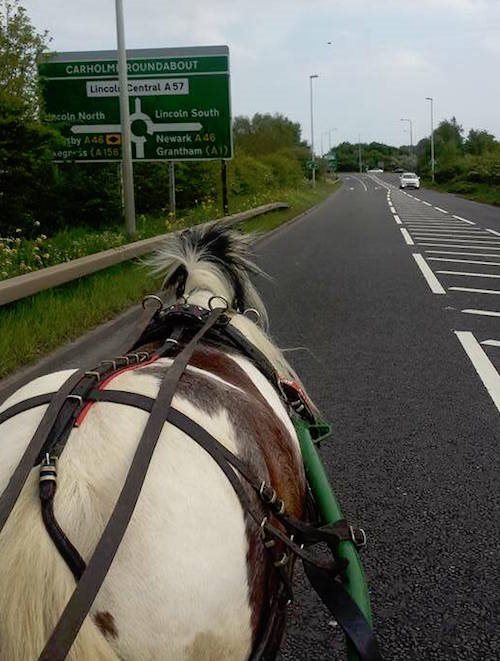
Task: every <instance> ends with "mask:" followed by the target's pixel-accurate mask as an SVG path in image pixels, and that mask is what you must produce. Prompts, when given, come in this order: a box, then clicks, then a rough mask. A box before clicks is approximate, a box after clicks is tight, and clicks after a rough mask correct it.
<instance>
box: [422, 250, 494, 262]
mask: <svg viewBox="0 0 500 661" xmlns="http://www.w3.org/2000/svg"><path fill="white" fill-rule="evenodd" d="M429 252H430V251H429ZM497 256H498V255H497ZM427 261H428V262H455V263H456V264H484V265H485V266H486V265H488V266H500V262H481V261H480V260H478V259H450V258H449V257H427Z"/></svg>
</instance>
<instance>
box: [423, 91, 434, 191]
mask: <svg viewBox="0 0 500 661" xmlns="http://www.w3.org/2000/svg"><path fill="white" fill-rule="evenodd" d="M425 98H426V100H427V101H430V102H431V172H432V183H434V169H435V165H434V99H433V98H432V96H426V97H425Z"/></svg>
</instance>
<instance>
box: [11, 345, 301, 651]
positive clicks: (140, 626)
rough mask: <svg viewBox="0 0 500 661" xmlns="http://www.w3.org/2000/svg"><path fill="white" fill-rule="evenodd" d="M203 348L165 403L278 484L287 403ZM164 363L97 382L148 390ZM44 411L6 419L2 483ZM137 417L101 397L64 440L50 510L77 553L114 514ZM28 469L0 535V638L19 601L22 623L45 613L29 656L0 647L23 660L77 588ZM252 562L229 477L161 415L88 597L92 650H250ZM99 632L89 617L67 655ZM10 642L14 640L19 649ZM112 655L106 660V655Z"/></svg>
mask: <svg viewBox="0 0 500 661" xmlns="http://www.w3.org/2000/svg"><path fill="white" fill-rule="evenodd" d="M210 352H211V350H209V349H205V350H203V351H200V352H199V353H198V357H197V358H196V356H195V360H194V361H193V363H194V366H193V367H190V368H188V370H187V371H186V373H185V374H184V376H183V378H182V379H181V382H180V383H179V390H178V395H177V396H176V397H175V399H174V403H173V404H174V406H175V407H176V408H178V409H179V410H180V411H181V412H182V413H184V414H185V415H187V416H189V417H190V418H192V419H193V420H194V421H195V422H197V423H198V424H200V425H201V426H203V427H204V428H205V429H206V430H207V431H208V432H209V433H211V434H212V435H213V436H214V437H216V438H217V439H218V440H219V441H220V442H221V443H223V444H224V445H225V446H226V447H228V449H230V450H231V451H232V452H234V453H235V454H237V455H239V456H240V457H243V458H244V459H245V460H247V461H249V462H250V464H251V465H252V466H253V467H254V468H255V469H256V470H257V471H259V473H260V474H262V475H263V476H264V479H269V476H270V477H271V479H280V480H282V485H281V486H282V488H285V487H286V486H287V482H286V480H287V479H288V478H287V477H286V471H285V478H283V477H279V478H277V477H276V475H277V473H278V469H277V467H278V466H279V464H280V462H281V463H286V464H287V465H290V464H292V466H291V468H290V476H291V475H292V474H293V472H294V470H295V468H296V467H295V466H294V464H295V463H296V462H295V459H294V456H295V453H296V450H295V449H294V448H293V447H291V446H290V443H291V442H292V441H291V440H290V429H289V428H287V426H286V424H285V423H284V422H283V420H284V416H283V411H279V407H278V404H276V402H274V405H268V404H266V398H265V397H264V396H263V395H262V393H261V392H260V390H259V384H258V383H256V381H257V380H258V379H257V378H256V377H255V375H253V377H252V376H251V374H250V372H251V370H250V369H249V370H247V373H246V375H245V370H244V369H243V368H241V369H240V370H239V371H238V365H237V363H236V362H234V361H233V362H234V364H233V369H232V370H231V374H229V373H227V374H226V373H225V371H224V370H225V367H224V365H226V367H227V361H226V363H224V360H226V358H228V357H226V358H224V357H223V356H220V355H219V356H218V357H219V358H220V361H219V363H218V367H217V368H216V369H214V370H212V372H213V373H212V374H209V373H208V365H207V364H204V360H205V361H208V362H210V361H212V362H213V358H214V355H215V354H214V353H213V351H212V353H210ZM167 366H168V361H158V363H156V364H154V365H151V366H147V367H144V368H141V369H137V370H134V371H126V372H124V373H122V374H120V375H118V376H116V377H115V378H114V379H113V380H112V382H111V383H110V384H108V386H107V387H110V388H113V389H121V390H127V391H130V392H137V393H140V394H143V395H147V396H150V397H155V396H156V394H157V391H158V388H159V384H160V379H161V377H162V375H163V373H164V371H165V369H166V368H167ZM67 376H68V373H58V374H57V375H51V376H50V377H46V378H45V379H46V380H45V381H44V382H43V383H42V382H39V380H37V382H33V383H32V384H31V386H32V388H31V390H30V388H27V389H24V392H22V393H18V394H17V395H16V396H15V398H14V401H18V400H19V399H23V398H25V397H27V396H32V395H33V394H39V392H40V389H41V388H44V387H47V388H49V389H48V390H46V392H50V391H51V389H56V387H57V386H58V385H61V384H62V382H63V381H64V380H65V378H67ZM250 382H252V383H253V389H252V388H251V387H250V385H249V384H250ZM249 391H251V392H249ZM16 398H17V400H16ZM10 403H14V402H13V401H11V402H10ZM7 405H9V404H7ZM4 408H5V407H4ZM273 409H275V410H273ZM43 410H44V407H39V410H38V411H35V410H34V411H32V412H26V413H23V414H21V415H20V416H19V417H18V419H17V420H11V421H9V422H8V423H4V424H5V425H8V424H10V427H9V429H8V433H7V434H5V436H4V434H2V436H4V438H7V439H8V441H7V443H4V444H3V445H9V446H10V444H11V438H14V439H15V443H14V444H15V445H16V447H17V450H16V451H15V452H14V451H13V450H12V449H11V450H10V451H9V452H10V455H9V452H6V451H5V449H4V450H3V452H4V453H5V452H6V454H7V455H8V456H9V457H10V459H9V461H8V462H7V464H5V463H2V464H1V466H2V469H1V474H0V479H1V481H2V482H1V483H2V485H3V486H5V484H6V481H7V480H8V477H9V476H10V474H11V472H12V470H13V469H14V468H15V464H16V463H17V461H18V460H19V458H20V456H21V454H22V446H23V443H24V447H25V445H26V444H27V442H28V441H29V439H30V438H31V435H32V433H33V432H34V429H35V428H36V424H37V420H39V419H40V418H41V415H43ZM29 416H31V417H29ZM147 416H148V414H147V413H146V412H144V411H142V410H139V409H137V408H133V407H129V406H123V405H120V404H115V403H97V404H94V405H93V406H92V407H91V408H90V410H89V411H88V412H87V415H86V417H85V419H84V420H83V421H82V423H81V425H80V426H79V427H78V428H76V429H74V430H73V432H72V434H71V436H70V438H69V440H68V443H67V446H66V449H65V451H64V453H63V455H62V457H61V460H60V462H59V468H58V490H57V493H56V498H55V504H54V507H55V514H56V518H57V519H58V521H59V523H60V525H61V527H62V528H63V530H64V531H65V532H66V534H67V535H68V537H69V538H70V540H71V541H72V542H73V544H74V545H75V546H76V548H77V549H78V550H79V551H80V553H81V555H82V556H83V557H84V559H85V560H88V559H89V557H90V556H91V553H92V551H93V549H94V548H95V545H96V543H97V541H98V539H99V537H100V535H101V533H102V530H103V528H104V526H105V524H106V522H107V520H108V518H109V516H110V514H111V512H112V509H113V506H114V503H115V502H116V500H117V498H118V495H119V492H120V490H121V488H122V485H123V483H124V480H125V477H126V474H127V471H128V468H129V466H130V463H131V460H132V457H133V454H134V452H135V449H136V447H137V443H138V441H139V439H140V436H141V432H142V430H143V428H144V425H145V423H146V420H147ZM28 421H29V422H28ZM2 427H3V426H2ZM1 431H2V432H3V431H4V430H3V428H2V429H1ZM273 443H274V444H275V446H274V447H273ZM0 452H2V450H0ZM1 456H2V454H0V457H1ZM16 460H17V461H16ZM297 463H298V462H297ZM35 472H36V471H33V472H32V475H31V476H30V480H29V482H28V484H27V485H26V488H25V489H24V491H23V494H22V496H21V498H20V501H19V503H18V505H17V506H16V510H15V511H14V512H13V513H12V515H11V520H10V521H9V524H10V526H9V528H7V529H6V530H5V531H4V533H3V534H2V537H1V538H0V543H2V542H3V552H2V558H3V560H5V558H7V559H8V558H10V559H11V563H10V565H9V564H8V571H7V572H5V571H4V572H3V574H2V576H1V577H0V592H1V593H3V594H4V595H5V594H12V591H13V590H14V594H15V596H14V597H12V599H8V600H7V599H2V600H1V601H2V602H3V603H0V614H1V615H0V621H1V622H3V623H4V626H3V627H2V629H3V636H2V638H3V639H4V640H5V636H7V637H9V636H10V638H12V637H14V638H16V634H15V630H14V629H13V621H14V620H13V619H12V622H11V623H10V627H9V621H10V620H9V617H11V618H15V613H18V612H19V611H20V610H23V609H25V613H24V615H23V617H24V620H25V623H26V626H27V627H29V626H30V624H29V622H30V618H33V617H34V616H35V615H34V611H36V606H37V605H38V608H39V609H40V610H41V613H39V614H38V618H39V619H41V620H42V621H40V622H39V623H38V626H35V627H34V628H35V629H36V631H35V632H34V634H33V635H32V638H33V641H32V642H31V643H29V641H28V643H26V644H27V645H28V646H29V645H31V647H29V650H28V651H29V652H30V653H29V654H23V653H22V645H23V644H24V643H23V642H22V641H17V642H16V646H17V647H16V646H15V645H10V643H7V648H6V649H7V650H8V655H4V654H2V655H1V656H2V658H6V659H8V658H12V659H13V660H14V659H16V661H17V659H21V658H22V659H25V658H31V656H33V655H31V650H32V649H34V650H38V651H39V647H37V646H39V645H40V640H42V643H43V639H44V637H46V636H47V635H48V634H49V633H50V631H51V630H52V628H53V626H54V625H55V623H56V621H57V618H58V616H59V613H60V611H61V609H62V607H63V606H64V603H65V601H66V600H67V598H68V597H69V595H70V594H71V591H72V588H73V586H74V580H73V578H72V576H71V574H70V572H69V570H68V568H67V567H66V565H65V563H64V561H63V560H62V558H61V557H60V556H59V554H58V552H57V550H56V549H55V547H54V546H53V545H52V541H51V540H50V538H49V537H48V534H47V532H46V531H45V529H44V527H43V523H42V521H41V516H40V512H39V506H38V502H37V501H38V496H37V476H36V474H35ZM283 480H285V481H284V482H283ZM295 482H296V483H297V484H296V485H295V486H294V487H293V488H291V489H290V490H289V491H290V493H289V499H290V503H289V504H290V507H291V509H292V510H294V509H296V507H297V506H298V505H297V503H298V502H299V501H300V500H301V499H302V496H303V494H302V486H301V484H300V480H297V474H295ZM287 504H288V503H287ZM255 560H257V561H259V562H261V563H262V562H264V557H263V551H262V549H261V545H260V542H259V540H257V539H256V537H255V534H254V533H252V534H250V533H249V523H248V521H247V520H246V518H245V515H244V512H243V510H242V508H241V505H240V502H239V500H238V498H237V496H236V495H235V493H234V491H233V489H232V487H231V486H230V484H229V482H228V481H227V478H226V477H225V476H224V474H223V473H222V471H221V470H220V468H219V467H218V465H217V464H216V462H215V461H214V460H213V459H212V458H211V457H210V455H209V454H207V453H206V452H205V451H204V450H203V449H202V448H201V447H200V446H199V445H198V444H197V443H196V442H195V441H194V440H193V439H191V438H190V437H189V436H187V435H186V434H184V433H183V432H182V431H180V430H179V429H177V428H175V427H173V426H172V425H170V424H168V423H167V424H166V425H165V426H164V428H163V431H162V434H161V436H160V439H159V442H158V445H157V447H156V449H155V453H154V455H153V459H152V461H151V465H150V467H149V470H148V475H147V478H146V481H145V484H144V487H143V490H142V492H141V495H140V498H139V501H138V503H137V506H136V509H135V511H134V514H133V517H132V520H131V522H130V525H129V528H128V529H127V532H126V534H125V537H124V539H123V541H122V544H121V546H120V548H119V550H118V553H117V555H116V558H115V561H114V562H113V565H112V567H111V569H110V571H109V573H108V575H107V577H106V580H105V582H104V584H103V586H102V588H101V590H100V592H99V595H98V597H97V599H96V602H95V604H94V607H93V611H92V615H93V620H94V622H95V624H96V625H97V627H98V628H99V630H100V632H101V633H102V634H103V636H101V639H102V645H101V647H102V650H100V651H99V653H98V652H97V651H96V652H94V658H96V659H97V658H102V659H114V658H115V657H114V653H113V652H112V650H115V651H116V653H117V654H118V656H119V657H120V658H123V659H138V658H140V659H145V660H146V659H165V661H167V660H172V661H173V660H174V659H175V661H184V660H185V661H194V660H197V661H198V660H201V659H207V660H212V659H213V660H215V659H222V658H224V659H235V660H236V659H238V660H240V659H246V658H247V657H248V656H249V653H250V650H251V647H252V643H253V639H254V636H255V632H256V629H257V626H258V622H256V617H255V612H256V609H258V607H259V604H257V603H256V601H258V600H259V599H260V600H261V601H262V600H263V599H264V596H263V595H262V594H261V592H262V589H263V586H262V585H260V586H259V585H257V583H258V582H259V581H261V582H262V581H263V580H265V572H264V571H257V570H255V567H254V566H253V564H254V563H255ZM41 577H43V579H42V578H41ZM30 586H31V587H30ZM35 588H36V589H39V590H40V591H41V595H42V596H43V599H42V598H41V597H40V596H38V594H37V592H36V590H35ZM23 591H24V592H28V593H29V594H28V595H27V594H23ZM27 597H28V601H27V600H26V598H27ZM30 597H31V604H29V603H28V602H29V599H30ZM0 626H2V625H1V623H0ZM95 630H97V629H96V626H95V625H94V624H92V623H91V622H87V624H86V627H85V628H84V629H83V630H82V633H81V634H80V636H79V639H77V643H76V644H75V646H74V648H73V654H74V658H75V659H78V661H80V659H87V658H91V655H87V652H88V643H86V642H85V640H84V638H85V636H89V637H90V638H92V636H94V634H95ZM30 635H31V634H30ZM17 637H19V634H17ZM28 637H29V636H28ZM78 643H79V644H78ZM2 644H3V643H1V642H0V650H1V649H2V648H1V645H2ZM95 645H97V643H95ZM95 645H94V648H95V650H97V647H98V645H97V647H96V646H95ZM14 648H16V649H19V650H20V651H19V653H18V654H17V656H16V655H15V654H14V652H13V650H14ZM26 649H28V648H25V651H26ZM108 652H109V654H110V656H105V654H107V653H108ZM9 655H10V657H9Z"/></svg>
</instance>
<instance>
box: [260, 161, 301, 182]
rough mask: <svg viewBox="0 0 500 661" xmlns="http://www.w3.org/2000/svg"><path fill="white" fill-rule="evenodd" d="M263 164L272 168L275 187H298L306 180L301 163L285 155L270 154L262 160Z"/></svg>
mask: <svg viewBox="0 0 500 661" xmlns="http://www.w3.org/2000/svg"><path fill="white" fill-rule="evenodd" d="M262 163H264V165H267V166H268V167H269V168H271V172H272V176H273V180H274V183H275V185H277V186H280V187H283V188H285V187H287V186H297V185H298V184H299V183H300V182H301V181H302V179H303V178H304V173H303V170H302V167H301V165H300V163H299V161H297V160H295V159H293V158H290V157H288V156H286V155H285V154H280V153H277V154H270V155H269V156H264V157H263V158H262Z"/></svg>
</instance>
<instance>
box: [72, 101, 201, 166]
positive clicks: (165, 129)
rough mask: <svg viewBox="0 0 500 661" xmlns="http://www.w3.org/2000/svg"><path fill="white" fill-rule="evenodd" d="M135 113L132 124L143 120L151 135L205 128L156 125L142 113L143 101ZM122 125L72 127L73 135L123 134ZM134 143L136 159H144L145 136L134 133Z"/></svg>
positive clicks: (196, 125) (195, 125)
mask: <svg viewBox="0 0 500 661" xmlns="http://www.w3.org/2000/svg"><path fill="white" fill-rule="evenodd" d="M134 103H135V111H134V112H133V113H132V115H130V123H131V124H132V122H134V121H137V120H141V121H143V122H144V123H145V124H146V131H147V132H148V134H149V135H153V133H179V132H181V131H201V129H202V128H203V127H202V125H201V124H200V123H199V122H184V123H182V122H177V123H170V124H155V123H154V122H153V121H152V119H151V117H150V116H149V115H146V113H144V112H142V109H141V100H140V99H135V102H134ZM121 130H122V127H121V125H120V124H91V125H81V124H80V125H76V126H72V127H71V133H121ZM132 142H133V143H134V145H135V157H136V158H144V143H145V142H146V138H145V137H144V136H143V135H135V133H133V132H132Z"/></svg>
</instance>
